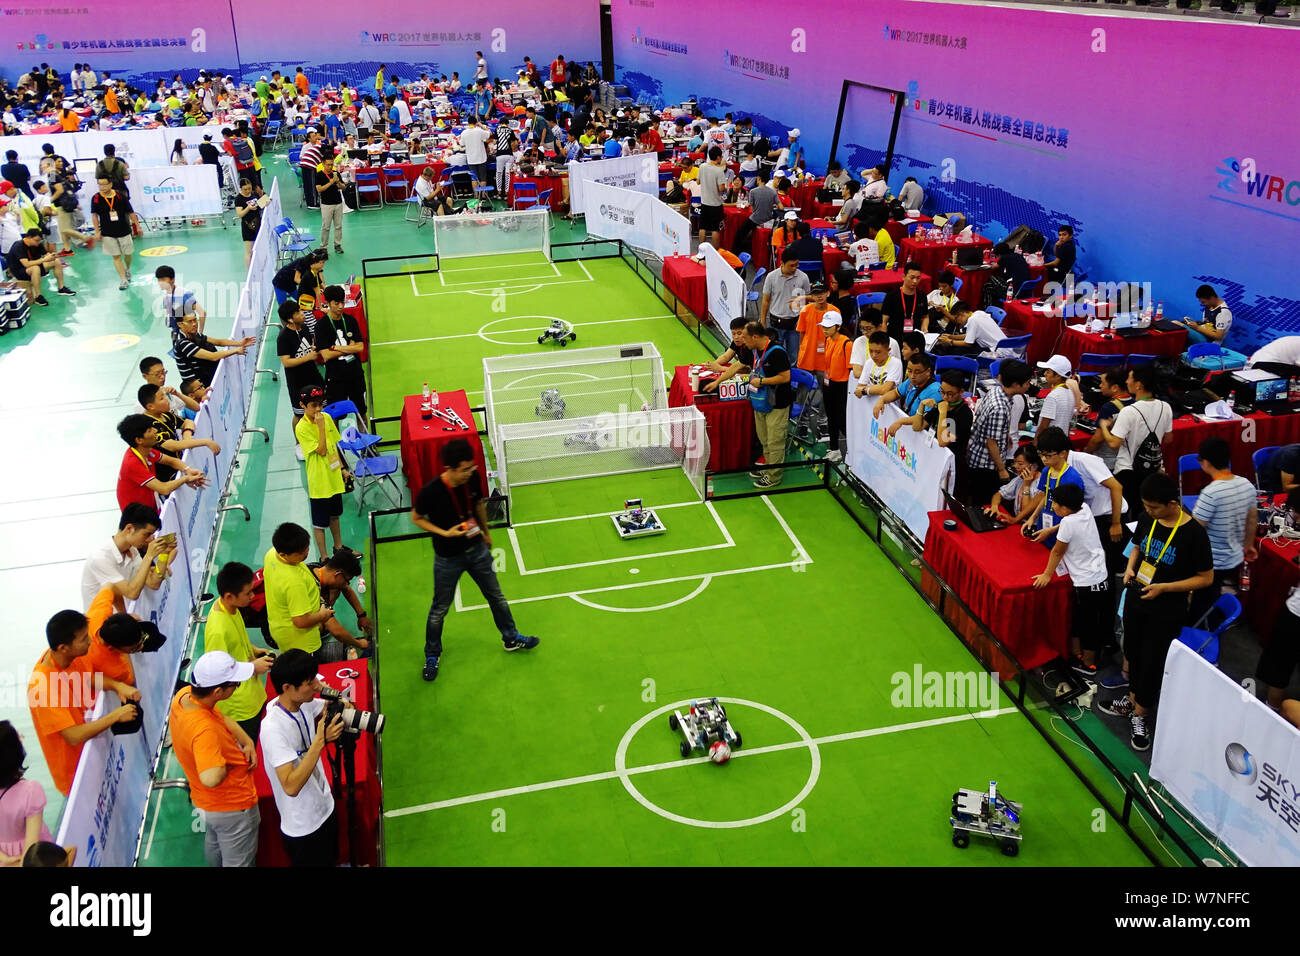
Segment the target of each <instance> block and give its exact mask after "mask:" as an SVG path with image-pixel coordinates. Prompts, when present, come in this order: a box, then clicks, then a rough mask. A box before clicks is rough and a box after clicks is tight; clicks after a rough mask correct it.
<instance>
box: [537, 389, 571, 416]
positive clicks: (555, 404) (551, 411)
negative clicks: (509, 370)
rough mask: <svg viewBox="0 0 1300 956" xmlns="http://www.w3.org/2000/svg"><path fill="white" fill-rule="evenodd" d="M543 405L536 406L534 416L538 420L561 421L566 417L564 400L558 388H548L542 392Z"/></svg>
mask: <svg viewBox="0 0 1300 956" xmlns="http://www.w3.org/2000/svg"><path fill="white" fill-rule="evenodd" d="M541 401H542V403H541V404H540V405H537V406H534V408H533V414H534V415H536V416H537V417H538V418H554V419H555V420H556V421H559V420H560V419H561V418H563V417H564V407H565V406H564V399H562V398H561V397H560V390H559V389H558V388H548V389H546V390H545V391H544V392H542V399H541Z"/></svg>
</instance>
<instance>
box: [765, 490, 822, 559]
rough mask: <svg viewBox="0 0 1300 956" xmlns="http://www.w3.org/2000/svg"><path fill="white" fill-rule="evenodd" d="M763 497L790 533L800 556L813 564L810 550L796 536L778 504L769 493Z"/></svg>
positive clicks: (768, 507)
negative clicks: (809, 553) (779, 509)
mask: <svg viewBox="0 0 1300 956" xmlns="http://www.w3.org/2000/svg"><path fill="white" fill-rule="evenodd" d="M762 498H763V504H765V505H767V509H768V510H769V511H771V512H772V515H773V516H774V517H775V518H776V520H777V521H779V522H780V523H781V527H782V528H784V529H785V533H786V535H788V536H789V538H790V540H791V541H792V542H794V546H795V547H796V548H797V549H798V550H799V557H801V558H803V560H804V561H805V562H807V563H808V564H812V558H810V557H809V556H808V552H807V551H805V550H804V547H803V545H802V544H800V543H799V539H798V538H796V537H795V535H794V532H793V531H791V530H790V526H789V525H788V524H786V523H785V519H784V518H782V517H781V512H779V511H777V510H776V505H774V504H772V499H771V498H769V497H768V496H767V495H763V496H762Z"/></svg>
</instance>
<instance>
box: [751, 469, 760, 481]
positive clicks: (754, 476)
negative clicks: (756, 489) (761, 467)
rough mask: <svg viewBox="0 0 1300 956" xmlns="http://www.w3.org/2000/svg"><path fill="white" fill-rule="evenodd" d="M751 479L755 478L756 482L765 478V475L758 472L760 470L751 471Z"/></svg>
mask: <svg viewBox="0 0 1300 956" xmlns="http://www.w3.org/2000/svg"><path fill="white" fill-rule="evenodd" d="M749 477H751V478H753V479H754V480H755V481H758V479H760V478H762V477H763V473H762V472H761V471H758V470H757V469H756V470H754V471H751V472H750V473H749Z"/></svg>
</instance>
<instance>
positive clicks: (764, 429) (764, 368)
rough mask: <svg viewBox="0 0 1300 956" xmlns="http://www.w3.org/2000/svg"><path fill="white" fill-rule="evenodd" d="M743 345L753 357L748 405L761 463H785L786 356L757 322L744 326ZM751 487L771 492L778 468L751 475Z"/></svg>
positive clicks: (789, 393) (788, 396)
mask: <svg viewBox="0 0 1300 956" xmlns="http://www.w3.org/2000/svg"><path fill="white" fill-rule="evenodd" d="M745 344H746V345H747V346H749V348H750V350H751V352H752V354H753V360H754V361H753V365H752V369H753V370H752V371H751V372H750V373H749V403H750V405H752V406H753V408H754V430H755V431H756V432H757V433H758V440H759V443H760V444H762V446H763V460H764V461H765V462H766V463H767V464H769V465H779V464H781V463H782V462H783V461H785V444H786V433H787V432H788V430H789V427H790V405H791V404H792V402H793V400H794V393H793V391H792V390H791V388H790V356H789V354H788V353H787V352H786V350H785V349H784V348H782V347H781V346H780V345H778V344H777V332H776V330H775V329H771V328H768V327H767V326H765V325H763V324H762V323H761V322H750V323H749V324H748V325H746V326H745ZM750 475H751V476H753V478H754V487H755V488H758V489H766V488H775V487H776V486H777V485H779V484H780V483H781V479H782V478H783V477H784V473H783V472H782V470H781V469H779V468H768V469H766V470H765V471H761V472H759V471H751V472H750Z"/></svg>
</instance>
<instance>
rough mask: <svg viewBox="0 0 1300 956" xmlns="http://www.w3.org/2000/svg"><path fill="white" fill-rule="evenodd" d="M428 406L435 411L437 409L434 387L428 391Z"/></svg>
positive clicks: (436, 395) (436, 394)
mask: <svg viewBox="0 0 1300 956" xmlns="http://www.w3.org/2000/svg"><path fill="white" fill-rule="evenodd" d="M429 408H430V410H431V411H435V412H436V411H437V410H438V390H437V389H436V388H435V389H433V391H431V392H429Z"/></svg>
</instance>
